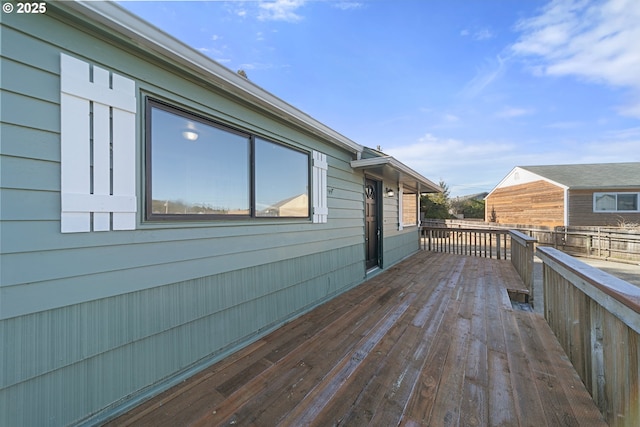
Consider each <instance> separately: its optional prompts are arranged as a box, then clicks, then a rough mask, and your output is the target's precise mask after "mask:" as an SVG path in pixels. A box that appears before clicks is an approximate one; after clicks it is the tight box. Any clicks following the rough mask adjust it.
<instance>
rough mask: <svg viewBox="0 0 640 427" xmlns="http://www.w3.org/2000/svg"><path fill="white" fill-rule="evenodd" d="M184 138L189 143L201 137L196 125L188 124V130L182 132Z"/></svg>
mask: <svg viewBox="0 0 640 427" xmlns="http://www.w3.org/2000/svg"><path fill="white" fill-rule="evenodd" d="M182 136H183V137H184V139H186V140H188V141H195V140H196V139H198V137H199V136H200V135H199V134H198V132H197V131H196V125H194V124H193V122H188V123H187V127H186V129H185V130H183V131H182Z"/></svg>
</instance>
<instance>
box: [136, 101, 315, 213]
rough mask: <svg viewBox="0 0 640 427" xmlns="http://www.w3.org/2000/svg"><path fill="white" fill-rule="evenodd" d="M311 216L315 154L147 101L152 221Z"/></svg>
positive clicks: (148, 194) (148, 179)
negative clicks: (311, 159)
mask: <svg viewBox="0 0 640 427" xmlns="http://www.w3.org/2000/svg"><path fill="white" fill-rule="evenodd" d="M309 211H310V209H309V154H308V153H305V152H303V151H299V150H296V149H292V148H289V147H287V146H284V145H282V144H278V143H275V142H271V141H267V140H265V139H262V138H259V137H256V136H254V135H251V134H249V133H244V132H241V131H237V130H235V129H231V128H228V127H226V126H222V125H219V124H217V123H214V122H212V121H210V120H207V119H205V118H202V117H199V116H197V115H194V114H190V113H187V112H185V111H182V110H179V109H176V108H173V107H170V106H167V105H165V104H162V103H159V102H156V101H153V100H148V101H147V219H180V218H183V219H206V218H231V217H295V218H307V217H309Z"/></svg>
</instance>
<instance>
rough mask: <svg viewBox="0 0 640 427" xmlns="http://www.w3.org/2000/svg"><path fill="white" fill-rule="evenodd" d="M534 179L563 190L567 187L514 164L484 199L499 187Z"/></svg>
mask: <svg viewBox="0 0 640 427" xmlns="http://www.w3.org/2000/svg"><path fill="white" fill-rule="evenodd" d="M535 181H546V182H548V183H550V184H553V185H555V186H556V187H560V188H562V189H563V190H568V189H569V187H567V186H566V185H564V184H560V183H559V182H555V181H552V180H550V179H548V178H545V177H544V176H542V175H538V174H536V173H533V172H531V171H529V170H526V169H523V168H521V167H520V166H516V167H515V168H513V169H511V172H509V173H508V174H507V176H505V177H504V178H503V179H502V181H500V183H499V184H498V185H496V186H495V187H493V190H491V191H490V192H489V194H487V196H486V197H485V198H484V199H485V200H487V197H489V196H490V195H492V194H493V193H494V192H495V191H496V190H497V189H499V188H505V187H513V186H514V185H521V184H527V183H529V182H535Z"/></svg>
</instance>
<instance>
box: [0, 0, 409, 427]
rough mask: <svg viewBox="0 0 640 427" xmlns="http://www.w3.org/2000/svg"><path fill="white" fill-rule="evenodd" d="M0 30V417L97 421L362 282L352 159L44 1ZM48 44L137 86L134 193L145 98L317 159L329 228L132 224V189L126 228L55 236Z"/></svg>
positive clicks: (52, 77) (32, 421)
mask: <svg viewBox="0 0 640 427" xmlns="http://www.w3.org/2000/svg"><path fill="white" fill-rule="evenodd" d="M0 25H1V26H2V27H1V31H2V38H3V40H2V42H3V49H2V56H1V58H0V61H1V62H0V66H1V67H2V86H3V87H2V91H3V93H2V106H1V107H2V151H1V153H0V170H1V171H2V180H1V188H0V197H1V198H2V204H1V206H0V209H1V211H0V215H1V218H2V223H1V227H2V230H1V231H2V241H1V247H0V252H1V253H2V257H1V258H0V271H1V280H0V348H2V349H8V351H4V352H3V356H2V357H3V360H2V364H0V369H1V371H0V425H68V424H74V423H77V422H79V421H81V420H83V419H86V418H87V417H90V416H91V417H101V416H104V415H105V414H108V413H109V412H110V411H113V410H114V408H117V407H118V405H121V404H123V403H125V402H126V399H131V398H132V397H133V398H142V397H144V396H145V395H150V394H153V393H154V392H157V391H159V390H161V389H162V388H163V387H166V386H168V385H170V383H171V381H177V380H179V378H180V377H179V375H181V374H184V373H186V372H189V370H192V369H196V368H197V367H198V366H202V364H206V363H209V362H212V361H214V359H215V358H216V357H222V356H223V355H224V354H225V353H228V352H229V351H231V350H233V349H236V348H238V347H240V346H242V345H246V344H247V343H249V342H251V341H252V340H255V339H256V338H257V337H258V336H260V335H261V334H264V333H266V332H267V331H268V330H270V329H272V328H274V327H276V326H278V325H279V324H282V323H283V322H286V321H287V320H289V319H291V318H292V317H294V316H296V315H298V314H300V313H302V312H304V311H306V310H309V309H310V308H312V307H313V306H315V305H317V304H319V303H320V302H322V301H325V300H326V299H327V298H330V297H332V296H335V295H337V294H339V293H340V292H343V291H345V290H347V289H349V288H351V287H353V286H355V285H356V284H358V283H360V282H362V280H363V278H364V247H363V245H364V238H363V228H364V218H363V203H364V198H363V191H362V182H363V176H362V173H355V172H354V171H353V170H352V169H351V167H350V165H349V162H350V161H351V160H352V158H351V154H350V153H348V152H346V151H343V150H341V149H339V148H337V147H336V146H334V145H331V144H329V143H327V142H325V141H322V140H320V139H319V138H318V137H314V136H312V135H310V134H308V133H305V132H302V131H300V130H297V129H295V128H292V127H291V126H290V125H288V124H287V123H286V122H285V121H284V120H282V119H279V118H277V117H275V116H271V115H268V114H265V113H261V112H260V111H259V110H257V109H256V108H253V107H251V106H249V105H246V104H245V103H243V102H241V101H240V100H238V99H236V98H235V97H234V96H233V95H228V94H224V93H221V92H220V91H219V90H217V89H216V88H215V87H213V86H211V84H210V83H208V82H207V81H205V80H203V79H200V78H199V77H198V76H195V75H192V74H190V72H189V71H188V70H184V69H181V67H180V66H179V65H178V64H175V63H171V62H169V61H160V60H158V59H157V58H155V57H153V56H151V54H149V53H148V52H144V51H142V50H138V49H137V48H136V46H133V45H125V44H124V43H126V42H125V41H124V39H121V38H120V36H118V35H115V34H112V33H111V32H110V30H108V29H106V28H104V27H95V28H94V27H89V26H88V25H87V24H86V23H85V22H82V21H81V19H80V18H77V17H72V16H68V15H66V14H64V13H62V12H59V11H57V10H56V7H55V6H54V4H53V3H52V4H50V5H49V6H48V10H47V14H42V15H28V16H27V15H19V14H10V15H9V14H4V15H3V18H2V23H1V24H0ZM61 52H65V53H67V54H70V55H74V56H76V57H78V58H82V59H83V60H85V61H87V62H90V63H92V64H95V65H98V66H100V67H101V68H104V69H108V70H112V71H115V72H118V73H119V74H121V75H123V76H126V77H127V78H130V79H132V80H134V81H135V82H136V90H137V94H138V103H139V104H138V119H137V124H136V126H137V138H136V139H137V147H136V157H137V160H136V165H137V167H138V170H137V171H136V176H137V178H136V179H137V182H136V188H137V189H138V191H139V192H141V191H142V189H143V188H144V178H143V177H144V170H143V161H142V159H143V158H144V152H143V146H144V144H143V141H144V131H143V129H144V126H143V120H142V116H141V115H142V114H143V112H144V104H143V101H144V96H145V95H153V96H155V97H158V98H160V99H165V100H168V101H170V102H173V103H176V104H178V105H180V106H182V107H184V108H188V109H191V110H194V111H197V112H199V113H201V114H205V115H208V116H211V117H213V118H216V119H217V120H220V121H222V122H224V123H226V124H229V125H231V126H235V127H238V128H241V129H245V130H247V131H251V132H254V133H256V134H259V135H263V136H265V137H268V138H272V139H275V140H277V141H281V142H284V143H287V144H290V145H292V146H294V147H298V148H300V149H304V150H307V151H310V150H312V149H314V150H318V151H321V152H323V153H325V154H327V157H328V163H329V170H328V190H329V191H328V193H329V198H328V207H329V221H328V223H326V224H312V223H311V221H308V220H291V219H288V220H281V221H279V220H277V219H275V220H274V219H265V220H263V221H245V220H241V221H220V222H215V223H214V222H204V221H203V222H190V223H185V222H181V223H177V222H172V223H144V222H142V220H141V219H142V209H143V205H142V200H143V199H144V198H143V197H140V196H141V194H138V196H139V197H138V200H139V206H138V209H139V211H138V223H137V229H136V230H134V231H115V232H101V233H73V234H61V233H60V105H59V103H60V76H59V72H60V53H61ZM416 245H417V243H416ZM24 396H28V399H27V398H24ZM96 419H99V418H96Z"/></svg>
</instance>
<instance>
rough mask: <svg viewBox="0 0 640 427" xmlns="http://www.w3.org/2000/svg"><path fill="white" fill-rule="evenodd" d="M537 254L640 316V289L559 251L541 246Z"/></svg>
mask: <svg viewBox="0 0 640 427" xmlns="http://www.w3.org/2000/svg"><path fill="white" fill-rule="evenodd" d="M537 253H538V256H540V258H542V260H543V261H544V260H545V258H549V259H551V260H553V261H555V262H556V263H558V264H560V265H562V266H563V267H565V268H566V269H568V270H569V271H571V272H572V273H573V274H575V275H576V276H578V277H580V278H581V279H583V280H585V281H586V282H588V283H589V284H591V285H593V286H594V287H596V288H597V289H599V290H601V291H602V292H604V293H605V294H607V295H609V296H610V297H612V298H614V299H615V300H617V301H619V302H620V303H622V304H624V305H625V306H627V307H629V308H630V309H631V310H633V311H635V312H636V313H639V314H640V288H638V287H637V286H634V285H632V284H631V283H629V282H626V281H624V280H622V279H619V278H617V277H615V276H612V275H611V274H609V273H607V272H604V271H602V270H600V269H598V268H595V267H592V266H590V265H588V264H585V263H584V262H582V261H579V260H577V259H576V258H574V257H572V256H570V255H567V254H565V253H564V252H561V251H559V250H558V249H554V248H550V247H540V246H539V247H538V249H537Z"/></svg>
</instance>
